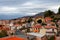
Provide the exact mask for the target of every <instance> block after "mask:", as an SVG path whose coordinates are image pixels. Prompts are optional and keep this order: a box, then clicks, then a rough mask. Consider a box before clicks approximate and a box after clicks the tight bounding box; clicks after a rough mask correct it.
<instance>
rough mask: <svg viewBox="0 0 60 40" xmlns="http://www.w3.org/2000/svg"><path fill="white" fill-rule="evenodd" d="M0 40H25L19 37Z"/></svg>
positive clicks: (1, 39)
mask: <svg viewBox="0 0 60 40" xmlns="http://www.w3.org/2000/svg"><path fill="white" fill-rule="evenodd" d="M0 40H25V39H24V38H19V37H10V38H0Z"/></svg>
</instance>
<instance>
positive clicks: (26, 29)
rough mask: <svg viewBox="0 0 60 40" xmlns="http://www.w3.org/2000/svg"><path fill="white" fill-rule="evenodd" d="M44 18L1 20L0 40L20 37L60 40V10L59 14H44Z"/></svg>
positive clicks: (38, 39) (31, 39) (35, 39)
mask: <svg viewBox="0 0 60 40" xmlns="http://www.w3.org/2000/svg"><path fill="white" fill-rule="evenodd" d="M44 13H45V14H44V16H40V15H37V16H27V17H22V18H17V19H11V20H0V38H2V37H7V36H10V37H11V36H18V37H22V38H25V39H26V40H59V39H60V8H59V10H58V13H57V14H53V15H52V13H53V12H52V11H50V10H48V11H46V12H44Z"/></svg>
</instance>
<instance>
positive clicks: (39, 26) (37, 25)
mask: <svg viewBox="0 0 60 40" xmlns="http://www.w3.org/2000/svg"><path fill="white" fill-rule="evenodd" d="M33 28H42V26H41V25H39V24H36V25H35V26H34V27H33Z"/></svg>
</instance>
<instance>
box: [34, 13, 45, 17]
mask: <svg viewBox="0 0 60 40" xmlns="http://www.w3.org/2000/svg"><path fill="white" fill-rule="evenodd" d="M37 16H44V12H41V13H38V14H36V15H34V17H37Z"/></svg>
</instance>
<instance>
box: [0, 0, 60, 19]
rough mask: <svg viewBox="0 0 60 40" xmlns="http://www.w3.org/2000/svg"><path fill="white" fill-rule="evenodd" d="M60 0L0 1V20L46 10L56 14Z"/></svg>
mask: <svg viewBox="0 0 60 40" xmlns="http://www.w3.org/2000/svg"><path fill="white" fill-rule="evenodd" d="M59 7H60V0H0V20H1V19H14V18H18V17H23V16H31V15H35V14H38V13H39V12H44V11H46V10H51V11H54V12H55V13H57V12H58V8H59Z"/></svg>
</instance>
